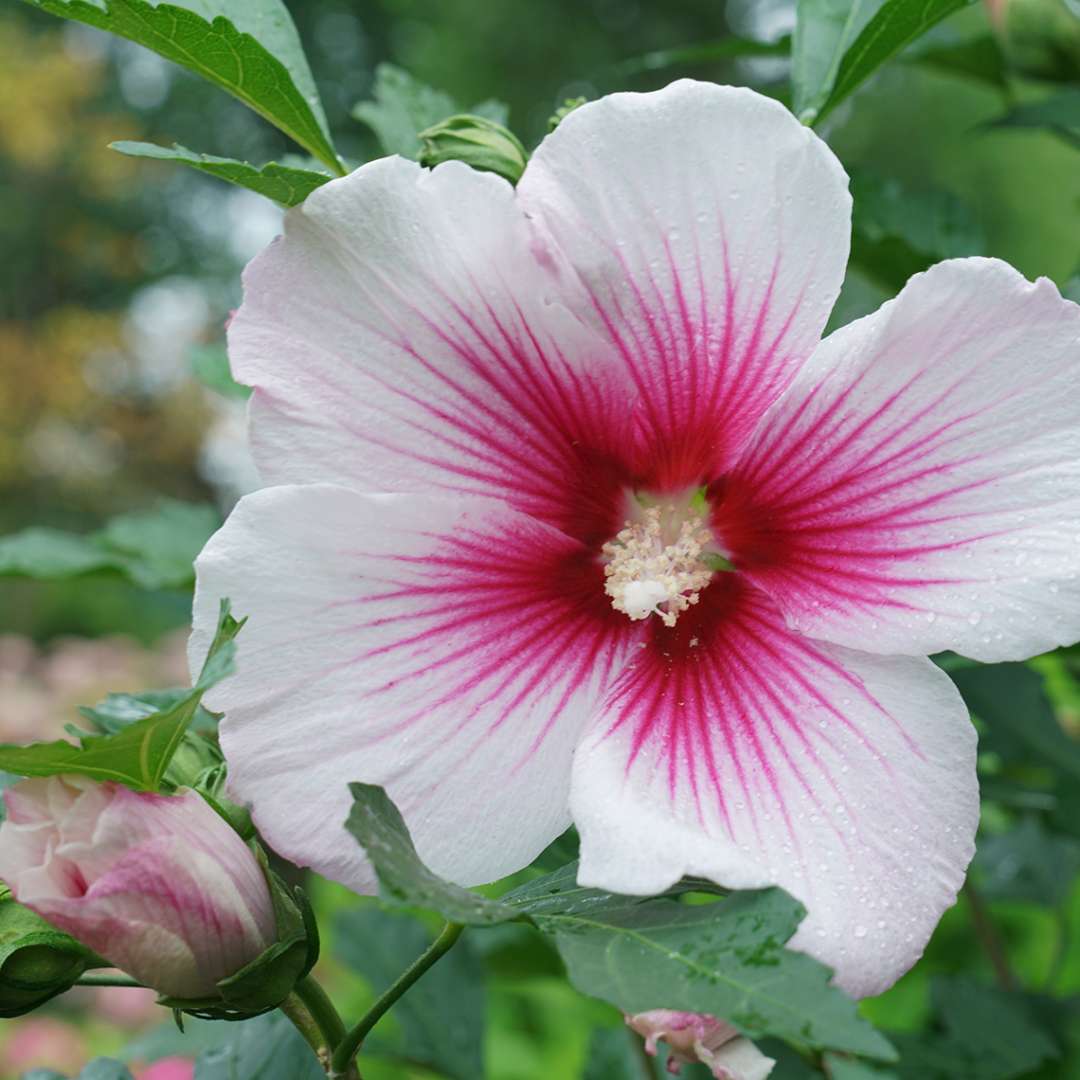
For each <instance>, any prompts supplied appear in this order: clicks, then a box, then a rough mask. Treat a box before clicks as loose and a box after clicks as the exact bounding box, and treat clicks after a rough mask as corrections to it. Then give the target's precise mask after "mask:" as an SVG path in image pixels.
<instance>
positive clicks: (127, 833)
mask: <svg viewBox="0 0 1080 1080" xmlns="http://www.w3.org/2000/svg"><path fill="white" fill-rule="evenodd" d="M4 800H5V802H6V804H7V810H8V817H7V820H6V821H5V822H4V824H3V825H2V826H0V879H3V880H4V881H5V882H6V883H7V884H8V885H9V887H10V888H11V890H12V892H13V893H14V895H15V898H16V899H17V900H18V901H19V902H20V903H22V904H25V905H26V906H27V907H29V908H31V909H32V910H34V911H36V912H37V913H38V914H39V915H41V916H42V917H43V918H45V919H47V920H48V921H49V922H50V923H52V924H53V925H54V926H56V927H58V928H59V929H61V930H64V931H66V932H67V933H69V934H70V935H71V936H72V937H74V938H76V939H78V940H79V941H81V942H83V943H84V944H86V945H88V946H89V947H90V948H91V949H93V950H94V951H95V952H97V953H98V954H99V955H101V956H103V957H104V958H105V959H106V960H108V961H109V962H110V963H112V964H115V965H116V966H117V967H119V968H122V969H123V970H124V971H127V972H128V973H130V974H131V975H133V976H134V977H135V978H136V979H138V980H139V981H140V982H143V983H146V984H147V985H148V986H152V987H153V988H154V989H155V990H157V991H159V992H160V993H162V994H165V995H167V996H169V997H177V998H205V997H212V996H214V995H215V993H216V984H217V982H218V981H219V980H220V979H223V978H226V977H227V976H229V975H232V974H233V973H235V972H236V971H238V970H239V969H240V968H241V967H243V966H244V965H245V964H247V963H248V962H249V961H251V960H253V959H255V957H256V956H258V955H259V954H260V953H262V952H263V951H264V950H265V949H267V948H268V947H269V946H270V945H271V944H273V942H274V940H275V932H276V927H275V919H274V910H273V905H272V903H271V900H270V891H269V888H268V886H267V883H266V877H265V875H264V874H263V871H262V868H261V867H260V866H259V863H258V861H257V860H256V858H255V856H254V855H253V854H252V852H251V851H250V850H249V848H248V847H247V846H246V845H245V844H244V842H243V841H242V840H241V839H240V837H239V836H237V834H236V833H235V832H233V830H232V829H231V828H229V826H228V825H227V824H226V823H225V822H224V821H223V820H222V819H221V818H220V817H219V816H218V815H217V814H216V813H215V812H214V810H213V809H212V808H211V807H210V806H209V805H208V804H207V803H206V802H204V801H203V799H202V798H201V797H200V796H199V795H197V794H196V793H195V792H193V791H185V792H182V793H181V794H178V795H169V796H166V795H155V794H150V793H145V792H135V791H131V790H129V789H128V788H125V787H123V786H121V785H119V784H112V783H109V784H96V783H93V782H92V781H90V780H87V779H85V778H83V777H77V776H65V777H57V776H53V777H48V778H42V779H33V780H26V781H23V782H22V783H19V784H17V785H16V786H15V787H12V788H9V789H8V790H7V791H6V792H5V793H4Z"/></svg>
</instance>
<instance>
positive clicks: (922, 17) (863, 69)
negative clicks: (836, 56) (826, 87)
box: [800, 0, 973, 123]
mask: <svg viewBox="0 0 1080 1080" xmlns="http://www.w3.org/2000/svg"><path fill="white" fill-rule="evenodd" d="M972 2H973V0H885V3H884V4H882V6H881V7H880V9H879V10H878V11H877V12H876V14H875V15H874V16H873V18H872V19H871V20H870V21H869V22H868V23H867V24H866V25H865V26H864V27H863V29H862V32H861V33H860V34H859V36H858V37H857V38H856V39H855V41H854V42H853V43H852V45H851V47H850V48H849V49H848V50H847V52H846V53H844V58H843V60H842V61H841V62H840V70H839V71H838V72H837V75H836V81H835V83H834V84H833V88H832V91H831V92H830V93H829V96H828V98H827V99H826V100H825V101H824V102H823V103H822V105H821V107H820V109H819V110H818V111H817V114H816V116H810V115H808V116H803V117H800V119H802V120H803V122H804V123H819V122H820V121H821V120H823V119H824V118H825V117H826V116H827V115H828V114H829V113H830V112H832V110H833V109H835V108H836V106H837V105H839V104H840V102H841V101H843V100H844V99H845V98H846V97H848V95H849V94H851V93H853V92H854V91H855V90H856V89H858V87H859V86H861V85H862V84H863V82H865V80H866V79H868V78H869V77H870V76H871V75H872V74H873V73H874V72H875V71H876V70H877V69H878V68H879V67H881V65H882V64H884V63H885V62H886V61H887V60H891V59H892V57H894V56H895V55H896V54H897V53H898V52H900V50H901V49H903V48H904V47H905V46H907V45H910V44H911V43H912V42H913V41H915V40H916V39H918V38H920V37H922V35H923V34H925V33H926V32H927V31H928V30H930V29H931V28H932V27H934V26H936V25H937V24H938V23H939V22H941V20H942V19H945V18H947V17H948V16H949V15H952V14H953V13H954V12H956V11H959V10H960V9H961V8H963V7H966V6H967V5H968V4H970V3H972Z"/></svg>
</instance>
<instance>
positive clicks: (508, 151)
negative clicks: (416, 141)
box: [419, 113, 529, 184]
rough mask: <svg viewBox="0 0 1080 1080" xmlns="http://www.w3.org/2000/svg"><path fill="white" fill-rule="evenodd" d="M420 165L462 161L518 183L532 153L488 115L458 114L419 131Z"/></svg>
mask: <svg viewBox="0 0 1080 1080" xmlns="http://www.w3.org/2000/svg"><path fill="white" fill-rule="evenodd" d="M419 138H420V144H421V149H420V157H419V161H420V164H421V165H425V166H427V167H428V168H434V166H436V165H440V164H441V163H442V162H444V161H463V162H465V164H466V165H470V166H471V167H472V168H474V169H479V170H480V171H481V172H493V173H495V174H496V175H498V176H501V177H502V178H503V179H504V180H509V181H510V183H511V184H516V183H517V182H518V180H519V179H520V178H521V174H522V173H523V172H524V171H525V165H526V163H527V162H528V160H529V155H528V153H526V151H525V147H524V146H522V145H521V141H520V140H519V139H518V137H517V136H516V135H515V134H514V133H513V132H512V131H510V130H509V129H508V128H505V127H503V125H502V124H497V123H496V122H495V121H494V120H489V119H488V118H487V117H485V116H473V115H472V114H471V113H459V114H458V115H457V116H450V117H447V119H445V120H442V121H440V122H439V123H437V124H434V125H432V126H431V127H429V128H427V129H425V130H424V131H421V132H420V135H419Z"/></svg>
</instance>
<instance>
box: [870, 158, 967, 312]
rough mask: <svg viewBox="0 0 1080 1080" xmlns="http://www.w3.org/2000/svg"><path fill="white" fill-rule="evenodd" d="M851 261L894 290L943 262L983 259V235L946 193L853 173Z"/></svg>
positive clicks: (961, 205)
mask: <svg viewBox="0 0 1080 1080" xmlns="http://www.w3.org/2000/svg"><path fill="white" fill-rule="evenodd" d="M851 190H852V195H853V197H854V213H853V220H852V229H853V243H852V254H851V257H852V261H853V262H854V263H855V265H857V266H858V267H859V268H860V269H861V270H863V271H864V272H865V273H867V274H868V275H869V276H870V277H872V278H873V279H874V280H875V281H878V282H880V283H881V284H882V285H884V286H886V287H887V288H888V289H889V290H890V291H892V292H896V291H898V290H899V289H900V288H901V287H902V286H903V285H904V283H905V282H906V281H907V279H908V278H909V277H911V275H912V274H916V273H918V272H919V271H921V270H925V269H926V268H927V267H928V266H930V265H931V264H932V263H935V262H938V261H940V260H941V259H953V258H961V257H964V256H968V255H981V254H982V253H983V251H984V250H985V247H986V244H985V238H984V235H983V230H982V227H981V225H980V224H979V222H978V220H977V219H976V217H975V215H974V213H973V212H972V211H971V210H970V208H969V207H968V205H967V204H966V203H965V202H963V200H961V199H959V198H958V197H957V196H955V195H953V194H952V193H951V192H948V191H941V190H929V191H912V190H909V189H907V188H905V187H903V185H901V184H900V182H899V181H898V180H896V179H894V178H890V179H882V178H881V177H878V176H875V175H873V174H871V173H866V172H855V173H854V174H853V175H852V178H851Z"/></svg>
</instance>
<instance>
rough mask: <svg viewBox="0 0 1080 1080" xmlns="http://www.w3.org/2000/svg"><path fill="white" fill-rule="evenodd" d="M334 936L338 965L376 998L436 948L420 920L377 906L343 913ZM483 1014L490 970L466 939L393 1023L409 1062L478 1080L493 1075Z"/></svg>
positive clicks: (407, 999) (412, 993)
mask: <svg viewBox="0 0 1080 1080" xmlns="http://www.w3.org/2000/svg"><path fill="white" fill-rule="evenodd" d="M335 930H336V933H335V935H334V937H335V940H336V941H337V942H338V949H337V955H338V958H339V959H340V960H341V961H342V962H343V963H345V964H346V965H348V966H349V967H350V968H352V969H353V970H354V971H357V972H359V973H360V974H361V975H363V976H364V978H365V979H367V980H368V982H370V983H371V985H372V987H373V988H374V990H375V991H376V992H377V993H381V992H382V991H383V990H385V989H386V987H388V986H389V985H390V984H391V983H392V982H393V981H394V980H395V979H396V978H397V977H398V976H399V975H400V974H401V972H402V971H404V970H405V969H406V968H407V967H408V966H409V964H411V963H412V962H413V960H415V959H416V957H418V956H419V955H420V954H421V953H422V952H423V951H424V949H426V948H427V946H428V945H429V944H430V942H431V938H430V935H429V934H428V932H427V930H426V929H425V928H424V926H423V925H422V924H421V923H419V922H418V921H417V920H416V919H413V918H411V917H410V916H408V915H405V914H398V913H390V912H387V911H381V910H380V909H379V908H377V907H374V906H371V905H367V906H365V907H361V908H354V909H353V910H351V911H344V912H342V913H341V914H340V916H339V917H338V920H337V924H336V927H335ZM484 1012H485V994H484V969H483V966H482V965H481V963H480V960H479V958H478V957H477V955H476V953H475V951H474V950H473V948H472V946H471V943H470V941H469V939H468V937H464V938H462V939H461V940H460V941H458V943H457V944H456V945H455V946H454V948H453V949H451V951H450V952H449V953H447V954H446V956H444V957H443V958H442V959H441V960H440V961H439V963H438V964H437V965H436V966H435V967H433V968H432V969H431V970H430V971H429V972H427V974H425V976H424V977H423V978H422V979H421V980H420V981H419V982H418V983H417V984H416V985H415V986H413V987H412V988H411V989H410V990H409V992H408V993H407V994H405V995H404V996H403V997H402V998H400V999H399V1000H398V1001H397V1002H396V1003H395V1004H394V1009H393V1016H394V1018H395V1019H396V1020H397V1022H398V1024H399V1025H400V1026H401V1038H400V1039H399V1040H398V1041H397V1042H396V1043H395V1044H394V1045H395V1046H396V1047H397V1049H398V1050H399V1052H400V1054H401V1056H402V1057H407V1058H408V1059H409V1060H410V1061H416V1062H420V1063H421V1064H424V1065H431V1066H432V1067H434V1068H435V1069H437V1070H438V1071H439V1072H440V1073H445V1074H446V1075H447V1076H452V1077H455V1078H456V1080H476V1078H477V1077H482V1076H484V1075H486V1074H485V1072H484V1060H483V1045H484ZM382 1030H383V1029H381V1028H380V1029H379V1031H380V1034H381V1033H382Z"/></svg>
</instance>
